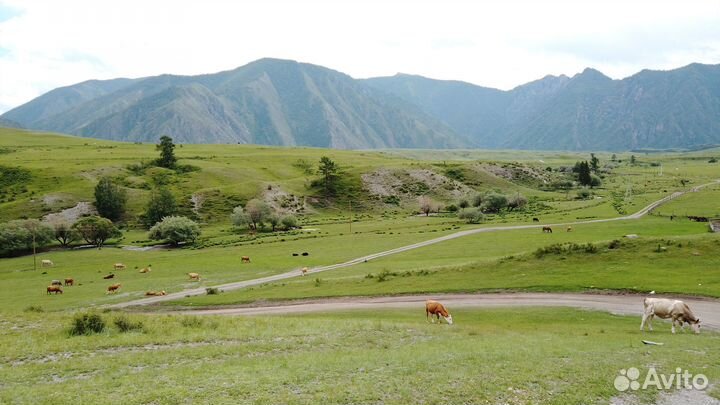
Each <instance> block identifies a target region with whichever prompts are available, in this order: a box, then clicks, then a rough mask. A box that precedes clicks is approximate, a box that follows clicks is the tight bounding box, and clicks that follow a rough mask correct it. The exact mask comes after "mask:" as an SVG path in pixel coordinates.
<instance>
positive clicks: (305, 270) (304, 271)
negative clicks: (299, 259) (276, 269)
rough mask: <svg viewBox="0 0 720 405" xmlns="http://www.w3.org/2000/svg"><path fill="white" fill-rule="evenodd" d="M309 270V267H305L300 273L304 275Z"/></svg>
mask: <svg viewBox="0 0 720 405" xmlns="http://www.w3.org/2000/svg"><path fill="white" fill-rule="evenodd" d="M307 272H308V268H307V267H303V268H302V269H300V275H301V276H304V275H305V274H307Z"/></svg>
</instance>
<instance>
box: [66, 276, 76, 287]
mask: <svg viewBox="0 0 720 405" xmlns="http://www.w3.org/2000/svg"><path fill="white" fill-rule="evenodd" d="M71 285H75V279H73V278H72V277H67V278H65V286H66V287H67V286H71Z"/></svg>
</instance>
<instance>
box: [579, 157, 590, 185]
mask: <svg viewBox="0 0 720 405" xmlns="http://www.w3.org/2000/svg"><path fill="white" fill-rule="evenodd" d="M576 167H577V168H578V172H577V174H578V182H579V183H580V184H581V185H583V186H589V185H590V183H591V181H592V178H591V177H590V165H589V164H588V162H587V161H583V162H578V164H576Z"/></svg>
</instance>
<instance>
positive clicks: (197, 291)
mask: <svg viewBox="0 0 720 405" xmlns="http://www.w3.org/2000/svg"><path fill="white" fill-rule="evenodd" d="M717 183H720V180H716V181H714V182H712V183H707V184H703V185H700V186H696V187H693V188H692V189H691V190H688V191H684V192H680V191H678V192H675V193H672V194H670V195H669V196H667V197H664V198H662V199H660V200H658V201H655V202H653V203H652V204H649V205H648V206H646V207H645V208H643V209H641V210H640V211H638V212H636V213H634V214H631V215H627V216H624V217H616V218H607V219H594V220H589V221H576V222H564V223H557V224H533V225H510V226H493V227H487V228H478V229H469V230H465V231H460V232H455V233H452V234H450V235H445V236H441V237H439V238H435V239H430V240H426V241H423V242H418V243H413V244H411V245H407V246H402V247H399V248H395V249H390V250H386V251H383V252H378V253H373V254H370V255H367V256H362V257H358V258H356V259H352V260H349V261H347V262H344V263H337V264H331V265H328V266H319V267H313V268H311V269H309V270H308V273H309V274H312V273H319V272H323V271H328V270H335V269H339V268H343V267H349V266H353V265H356V264H358V263H363V262H366V261H369V260H373V259H377V258H380V257H384V256H390V255H393V254H396V253H401V252H405V251H408V250H412V249H418V248H421V247H425V246H429V245H434V244H436V243H440V242H444V241H448V240H452V239H457V238H461V237H464V236H469V235H475V234H478V233H485V232H500V231H509V230H517V229H531V228H540V227H543V226H556V227H563V226H567V225H578V224H591V223H598V222H611V221H625V220H633V219H639V218H641V217H642V216H644V215H646V214H647V213H648V212H650V211H652V210H653V209H655V208H657V207H658V206H660V205H662V204H664V203H666V202H668V201H670V200H672V199H674V198H677V197H679V196H681V195H683V194H685V193H689V192H697V191H699V190H700V189H701V188H703V187H706V186H709V185H712V184H717ZM298 276H300V272H299V270H298V269H294V270H291V271H288V272H286V273H281V274H276V275H273V276H269V277H263V278H257V279H253V280H245V281H238V282H234V283H228V284H221V285H217V286H214V287H215V288H218V289H220V290H222V291H232V290H238V289H241V288H246V287H251V286H255V285H260V284H265V283H269V282H273V281H279V280H284V279H288V278H293V277H298ZM205 293H206V291H205V287H202V288H194V289H190V290H184V291H180V292H177V293H172V294H168V295H164V296H158V297H149V298H141V299H138V300H134V301H127V302H121V303H118V304H113V305H108V307H109V308H127V307H130V306H137V305H149V304H155V303H158V302H163V301H171V300H176V299H181V298H184V297H188V296H196V295H203V294H205Z"/></svg>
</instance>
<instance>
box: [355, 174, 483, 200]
mask: <svg viewBox="0 0 720 405" xmlns="http://www.w3.org/2000/svg"><path fill="white" fill-rule="evenodd" d="M361 177H362V182H363V187H364V188H365V189H366V190H367V191H368V192H369V193H370V194H371V195H373V196H375V197H377V198H379V199H380V200H382V201H384V202H386V203H399V202H400V201H405V202H408V201H412V202H414V201H415V199H416V198H417V197H418V196H421V195H433V196H436V197H438V198H440V199H447V200H456V199H459V198H462V197H464V196H467V195H470V194H472V193H473V192H474V191H473V190H472V189H471V188H470V187H468V186H467V185H465V184H463V183H461V182H459V181H456V180H453V179H450V178H448V177H447V176H444V175H442V174H439V173H436V172H434V171H432V170H429V169H413V170H388V169H379V170H375V171H373V172H370V173H365V174H363V175H362V176H361Z"/></svg>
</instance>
